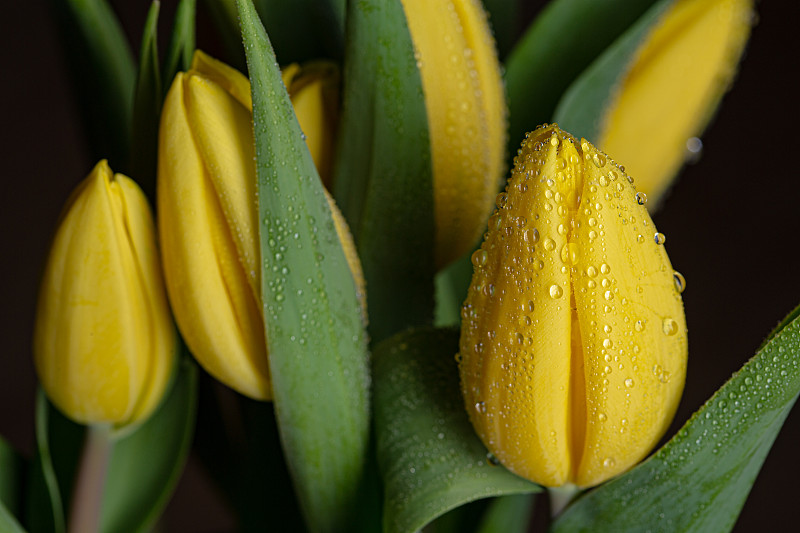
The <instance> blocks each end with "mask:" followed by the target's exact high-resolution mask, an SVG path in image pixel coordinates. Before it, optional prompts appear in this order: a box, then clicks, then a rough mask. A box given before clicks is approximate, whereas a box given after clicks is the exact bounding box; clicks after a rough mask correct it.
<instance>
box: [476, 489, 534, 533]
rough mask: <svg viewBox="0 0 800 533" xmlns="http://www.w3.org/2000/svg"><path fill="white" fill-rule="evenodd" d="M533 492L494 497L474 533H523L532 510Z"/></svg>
mask: <svg viewBox="0 0 800 533" xmlns="http://www.w3.org/2000/svg"><path fill="white" fill-rule="evenodd" d="M534 498H535V496H534V495H533V494H515V495H513V496H500V497H499V498H494V499H493V500H492V503H491V505H490V506H489V508H488V509H487V510H486V513H485V514H484V515H483V519H482V520H481V523H480V526H479V527H478V529H477V530H476V532H475V533H494V532H496V531H502V532H503V533H525V532H526V531H527V530H528V523H529V522H530V518H531V512H532V511H533V501H534Z"/></svg>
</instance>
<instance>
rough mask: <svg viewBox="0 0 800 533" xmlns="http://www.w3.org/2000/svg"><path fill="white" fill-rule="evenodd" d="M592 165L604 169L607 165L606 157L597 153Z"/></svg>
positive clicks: (593, 157)
mask: <svg viewBox="0 0 800 533" xmlns="http://www.w3.org/2000/svg"><path fill="white" fill-rule="evenodd" d="M592 163H594V166H596V167H597V168H603V167H604V166H605V164H606V156H604V155H603V154H598V153H595V154H594V155H593V156H592Z"/></svg>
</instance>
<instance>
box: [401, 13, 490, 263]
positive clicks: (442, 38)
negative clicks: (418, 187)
mask: <svg viewBox="0 0 800 533" xmlns="http://www.w3.org/2000/svg"><path fill="white" fill-rule="evenodd" d="M402 3H403V8H404V10H405V15H406V20H407V21H408V29H409V31H410V32H411V39H412V41H413V42H414V50H415V52H416V54H417V58H418V65H419V69H420V75H421V77H422V88H423V91H424V92H425V107H426V110H427V115H428V128H429V130H430V139H431V159H432V164H433V185H434V187H433V189H434V207H435V211H436V212H435V221H436V249H435V250H436V253H435V258H436V263H437V265H438V266H439V267H442V266H445V265H447V264H448V263H450V262H451V261H453V260H454V259H456V258H458V257H459V256H461V255H462V254H464V253H466V252H467V251H469V250H470V248H471V247H472V246H473V245H474V244H475V242H476V241H477V240H478V237H479V236H480V233H481V230H482V228H483V227H484V224H485V220H486V216H487V215H488V214H489V211H490V210H491V205H492V198H494V195H495V193H496V191H497V188H498V186H499V184H500V182H501V180H502V174H503V165H504V158H505V142H506V103H505V94H504V89H503V82H502V78H501V75H500V64H499V62H498V60H497V52H496V51H495V47H494V40H493V38H492V34H491V32H490V30H489V24H488V22H487V20H486V14H485V13H484V11H483V7H482V6H481V4H480V2H478V1H477V0H402Z"/></svg>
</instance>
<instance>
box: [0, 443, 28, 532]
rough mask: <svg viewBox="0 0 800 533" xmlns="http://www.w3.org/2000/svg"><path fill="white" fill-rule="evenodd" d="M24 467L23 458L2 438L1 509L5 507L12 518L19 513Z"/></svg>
mask: <svg viewBox="0 0 800 533" xmlns="http://www.w3.org/2000/svg"><path fill="white" fill-rule="evenodd" d="M24 466H25V465H24V462H23V460H22V457H20V456H19V454H17V452H16V451H14V448H13V447H12V446H11V445H10V444H9V443H7V442H6V440H5V439H4V438H3V437H1V436H0V507H4V508H5V510H6V511H7V512H9V513H10V514H11V515H12V516H13V515H15V514H17V513H18V511H19V502H20V500H21V498H20V496H21V494H20V488H21V486H22V471H23V468H24ZM0 531H2V519H0Z"/></svg>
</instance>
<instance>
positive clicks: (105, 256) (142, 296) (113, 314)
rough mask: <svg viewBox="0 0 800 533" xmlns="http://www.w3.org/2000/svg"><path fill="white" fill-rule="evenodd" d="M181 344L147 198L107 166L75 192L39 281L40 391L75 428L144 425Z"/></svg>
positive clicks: (100, 167)
mask: <svg viewBox="0 0 800 533" xmlns="http://www.w3.org/2000/svg"><path fill="white" fill-rule="evenodd" d="M176 343H177V339H176V334H175V328H174V325H173V323H172V319H171V317H170V314H169V308H168V306H167V300H166V295H165V293H164V283H163V279H162V277H161V267H160V262H159V258H158V250H157V247H156V240H155V228H154V225H153V220H152V215H151V213H150V208H149V206H148V205H147V200H146V198H145V196H144V194H143V193H142V191H141V189H139V187H138V186H137V185H136V184H135V183H134V182H133V180H131V179H130V178H127V177H125V176H123V175H121V174H115V175H112V173H111V169H110V168H109V167H108V163H106V161H101V162H100V163H98V164H97V166H95V168H94V170H93V171H92V173H91V174H90V175H89V177H87V178H86V179H85V180H84V181H83V182H81V184H80V185H79V186H78V188H77V189H76V190H75V192H74V193H73V194H72V197H71V198H70V200H69V203H68V205H67V207H66V208H65V211H64V214H63V215H62V218H61V221H60V224H59V227H58V230H57V231H56V234H55V238H54V239H53V244H52V248H51V250H50V256H49V258H48V260H47V266H46V268H45V272H44V277H43V279H42V285H41V289H40V294H39V303H38V307H37V312H36V324H35V331H34V342H33V352H34V361H35V364H36V371H37V374H38V375H39V379H40V381H41V383H42V387H43V388H44V391H45V393H46V394H47V396H48V397H49V398H50V400H51V401H52V402H53V403H54V404H55V405H56V407H58V408H59V410H61V411H62V412H63V413H64V414H65V415H67V416H68V417H69V418H71V419H73V420H75V421H76V422H80V423H84V424H94V423H98V424H99V423H111V424H116V425H120V426H122V425H127V424H131V423H136V422H140V421H143V420H145V419H146V418H147V417H148V416H149V415H150V413H152V411H153V410H154V409H155V407H156V406H157V405H158V403H159V402H160V401H161V399H162V397H163V395H164V392H165V389H166V385H167V383H168V381H169V378H170V376H171V373H172V369H173V366H174V359H175V348H176V345H177V344H176Z"/></svg>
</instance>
